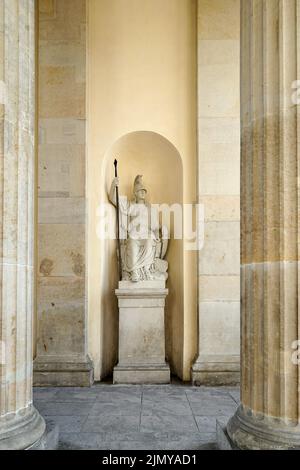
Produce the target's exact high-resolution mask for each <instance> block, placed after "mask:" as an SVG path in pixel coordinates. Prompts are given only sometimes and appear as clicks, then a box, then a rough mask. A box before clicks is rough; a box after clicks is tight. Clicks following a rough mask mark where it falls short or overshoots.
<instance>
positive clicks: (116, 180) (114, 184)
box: [108, 178, 119, 207]
mask: <svg viewBox="0 0 300 470" xmlns="http://www.w3.org/2000/svg"><path fill="white" fill-rule="evenodd" d="M117 187H119V178H114V179H113V181H112V183H111V187H110V191H109V193H108V199H109V201H110V202H111V203H112V204H113V205H114V206H115V207H116V206H117V198H116V188H117Z"/></svg>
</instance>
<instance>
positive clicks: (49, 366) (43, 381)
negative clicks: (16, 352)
mask: <svg viewBox="0 0 300 470" xmlns="http://www.w3.org/2000/svg"><path fill="white" fill-rule="evenodd" d="M93 382H94V368H93V363H92V361H91V359H90V358H89V357H86V358H84V359H82V358H81V359H76V358H74V359H73V358H72V360H68V359H64V358H56V359H55V358H50V359H48V358H45V357H37V358H36V359H35V360H34V362H33V385H34V386H35V387H91V386H92V385H93Z"/></svg>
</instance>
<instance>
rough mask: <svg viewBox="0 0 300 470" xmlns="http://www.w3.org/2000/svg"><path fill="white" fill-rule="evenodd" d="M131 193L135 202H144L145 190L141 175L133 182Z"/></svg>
mask: <svg viewBox="0 0 300 470" xmlns="http://www.w3.org/2000/svg"><path fill="white" fill-rule="evenodd" d="M133 193H134V196H135V199H136V201H137V202H139V201H141V202H142V201H145V199H146V195H147V189H146V188H145V186H144V184H143V175H138V176H137V177H136V178H135V180H134V186H133Z"/></svg>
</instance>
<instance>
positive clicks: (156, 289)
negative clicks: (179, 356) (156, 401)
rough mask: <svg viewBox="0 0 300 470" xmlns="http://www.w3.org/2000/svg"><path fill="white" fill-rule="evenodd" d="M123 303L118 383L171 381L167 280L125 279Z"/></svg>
mask: <svg viewBox="0 0 300 470" xmlns="http://www.w3.org/2000/svg"><path fill="white" fill-rule="evenodd" d="M116 295H117V297H118V303H119V363H118V364H117V366H116V367H115V368H114V374H113V380H114V383H119V384H120V383H122V384H139V383H148V384H149V383H150V384H151V383H153V384H161V383H170V368H169V365H168V364H167V363H166V360H165V298H166V296H167V295H168V289H166V288H165V282H164V281H142V282H137V283H132V282H128V281H121V282H120V283H119V289H117V290H116Z"/></svg>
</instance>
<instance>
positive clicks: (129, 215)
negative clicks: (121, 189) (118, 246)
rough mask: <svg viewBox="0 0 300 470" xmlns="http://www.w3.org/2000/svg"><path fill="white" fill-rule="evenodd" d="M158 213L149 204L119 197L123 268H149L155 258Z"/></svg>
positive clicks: (136, 269) (134, 269) (125, 269)
mask: <svg viewBox="0 0 300 470" xmlns="http://www.w3.org/2000/svg"><path fill="white" fill-rule="evenodd" d="M158 227H159V222H158V213H157V211H156V210H155V209H154V208H153V207H151V206H150V205H149V204H137V203H135V202H132V201H128V200H127V198H126V197H121V198H120V238H121V240H122V243H123V244H124V245H123V256H122V261H123V270H124V271H126V272H128V273H132V272H133V271H139V270H144V269H145V270H151V268H152V266H153V263H154V260H155V250H156V236H155V231H157V230H158Z"/></svg>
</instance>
